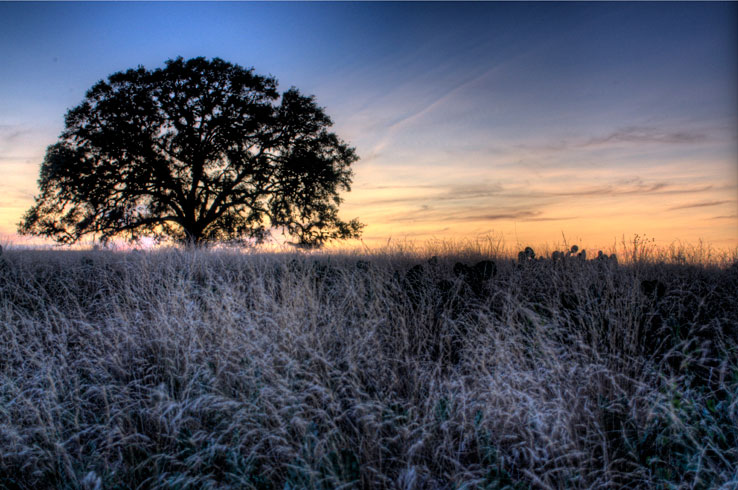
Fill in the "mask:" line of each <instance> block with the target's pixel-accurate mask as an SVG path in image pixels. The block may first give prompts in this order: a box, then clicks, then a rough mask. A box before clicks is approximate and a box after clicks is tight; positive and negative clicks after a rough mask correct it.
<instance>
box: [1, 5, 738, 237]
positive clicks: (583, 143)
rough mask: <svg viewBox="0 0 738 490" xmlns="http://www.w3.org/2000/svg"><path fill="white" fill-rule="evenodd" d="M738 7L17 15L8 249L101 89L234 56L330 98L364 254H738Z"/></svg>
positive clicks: (12, 27)
mask: <svg viewBox="0 0 738 490" xmlns="http://www.w3.org/2000/svg"><path fill="white" fill-rule="evenodd" d="M736 46H738V4H736V3H681V2H679V3H669V2H657V3H584V2H574V3H564V4H559V3H486V2H485V3H440V2H439V3H0V67H2V68H0V69H1V70H2V77H0V169H1V170H2V172H3V175H4V178H3V179H2V181H1V182H0V236H5V237H9V239H12V238H13V236H12V234H13V232H14V224H15V223H16V222H17V221H18V220H19V219H20V217H21V215H22V213H23V211H24V210H25V209H27V208H28V207H29V206H30V204H31V202H32V197H33V195H34V194H35V193H36V187H35V181H36V178H37V175H38V170H39V166H40V163H41V160H42V158H43V153H44V151H45V148H46V146H47V145H49V144H51V143H53V142H54V141H55V139H56V137H57V136H58V134H59V132H60V131H61V129H62V126H63V116H64V113H65V112H66V111H67V110H68V109H69V108H71V107H73V106H75V105H77V104H78V103H79V102H80V101H81V100H82V98H83V96H84V93H85V91H86V90H87V89H88V88H89V87H90V86H91V85H92V84H93V83H94V82H96V81H97V80H99V79H102V78H105V77H107V76H108V75H110V74H111V73H113V72H115V71H120V70H125V69H127V68H130V67H133V66H137V65H139V64H141V65H144V66H146V67H148V68H154V67H158V66H162V65H163V62H164V61H165V60H166V59H169V58H173V57H176V56H183V57H185V58H188V57H193V56H206V57H214V56H218V57H221V58H223V59H226V60H228V61H231V62H234V63H238V64H241V65H243V66H246V67H252V66H253V67H254V68H255V70H256V72H257V73H261V74H271V75H274V76H275V77H276V78H277V79H278V80H279V81H280V87H281V88H282V89H287V88H289V87H290V86H292V85H294V86H297V87H298V88H299V89H300V90H301V91H303V92H305V93H309V94H314V95H316V97H317V100H318V102H319V103H320V104H321V105H322V106H324V107H325V108H326V110H327V112H328V113H329V114H330V115H331V117H332V118H333V120H334V122H335V126H334V129H335V131H336V132H337V133H338V134H339V135H340V136H341V137H342V138H344V139H345V140H347V141H349V142H350V143H351V144H352V145H354V146H356V148H357V152H358V154H359V155H360V156H361V157H362V158H361V160H360V161H359V162H358V163H357V164H356V166H355V180H354V187H353V191H352V192H351V193H349V194H347V195H346V196H345V198H346V201H345V203H344V205H343V207H342V214H343V215H344V216H345V217H346V218H352V217H355V216H358V217H359V218H360V219H361V220H362V221H364V222H365V223H367V225H368V226H367V228H366V230H365V237H366V241H367V242H368V243H373V242H377V243H379V242H383V241H386V240H387V239H388V238H389V237H393V238H394V239H403V238H406V237H407V238H411V239H416V240H425V239H431V238H441V239H446V238H455V239H458V238H474V237H477V236H479V235H484V234H487V233H494V234H501V235H502V236H503V237H504V238H505V239H506V240H507V241H509V242H516V241H518V242H525V243H534V244H536V243H553V242H556V241H558V240H560V239H561V236H562V233H563V234H564V235H565V236H567V238H571V239H574V240H578V241H580V242H581V243H584V244H592V245H596V246H604V245H607V244H612V243H613V241H614V240H615V239H619V238H620V237H621V236H622V235H626V236H631V235H633V234H635V233H639V234H641V235H643V234H646V235H648V236H652V237H654V238H656V239H657V240H658V241H659V242H660V243H662V244H669V243H671V242H673V241H675V240H682V241H692V242H693V241H696V240H697V239H699V238H703V239H705V240H707V241H709V242H711V243H713V244H715V245H717V246H731V247H734V246H736V245H738V216H737V214H738V199H737V197H738V142H737V141H736V135H738V89H737V88H736V87H738V48H737V47H736Z"/></svg>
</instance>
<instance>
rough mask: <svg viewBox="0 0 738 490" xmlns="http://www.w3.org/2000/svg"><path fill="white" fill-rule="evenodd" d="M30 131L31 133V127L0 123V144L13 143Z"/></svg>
mask: <svg viewBox="0 0 738 490" xmlns="http://www.w3.org/2000/svg"><path fill="white" fill-rule="evenodd" d="M29 133H31V130H30V129H27V128H24V127H23V126H20V125H18V124H0V144H7V143H12V142H14V141H16V140H18V139H19V138H20V137H21V136H23V135H25V134H29Z"/></svg>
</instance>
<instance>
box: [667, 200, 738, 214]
mask: <svg viewBox="0 0 738 490" xmlns="http://www.w3.org/2000/svg"><path fill="white" fill-rule="evenodd" d="M732 202H735V201H730V200H726V201H702V202H693V203H689V204H681V205H679V206H674V207H671V208H669V209H668V210H669V211H674V210H677V209H690V208H706V207H710V206H720V205H721V204H728V203H732Z"/></svg>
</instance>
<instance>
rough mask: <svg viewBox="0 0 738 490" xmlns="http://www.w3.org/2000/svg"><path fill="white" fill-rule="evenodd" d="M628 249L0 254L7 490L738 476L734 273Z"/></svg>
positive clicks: (0, 392) (730, 479)
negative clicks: (481, 271)
mask: <svg viewBox="0 0 738 490" xmlns="http://www.w3.org/2000/svg"><path fill="white" fill-rule="evenodd" d="M638 245H639V244H636V253H634V254H633V255H632V260H623V259H625V257H622V258H621V261H620V265H616V264H613V263H611V262H609V261H602V260H599V261H598V260H587V261H582V260H576V259H567V260H563V261H558V262H555V263H554V262H553V261H550V260H544V261H536V260H533V261H525V262H523V263H518V262H517V261H515V260H513V259H511V258H507V256H506V255H505V254H504V253H503V251H502V249H501V248H500V247H499V246H498V245H495V244H489V245H486V246H484V247H481V248H476V249H474V248H467V249H466V250H459V249H457V248H453V247H447V248H443V247H441V248H440V249H439V250H437V252H440V253H439V256H438V258H437V259H435V260H432V261H430V262H428V261H427V259H428V258H429V255H430V253H431V251H429V250H417V249H408V248H406V249H403V250H393V251H388V252H375V253H367V254H364V255H358V254H348V253H344V254H341V253H331V254H318V255H300V254H266V253H261V254H258V253H257V254H241V253H236V252H233V251H227V250H222V251H203V250H176V249H172V250H159V251H151V252H110V251H66V252H64V251H30V250H13V249H10V250H6V251H5V252H4V253H3V255H2V256H1V257H0V488H85V489H93V488H225V487H236V488H265V489H266V488H275V489H276V488H279V489H285V488H407V489H410V488H418V489H421V488H428V489H431V488H718V487H722V488H736V487H738V470H737V469H736V468H738V465H737V464H736V463H738V348H737V345H738V298H737V296H738V295H737V294H736V292H737V291H738V266H736V265H733V266H732V267H731V266H730V257H727V256H723V257H722V259H720V260H717V261H715V260H714V257H712V258H713V260H712V262H710V261H706V260H705V258H706V257H705V252H704V251H703V252H700V253H701V254H702V255H700V254H698V253H695V254H693V255H691V256H690V255H687V254H682V256H683V259H682V258H678V259H674V257H671V259H670V258H669V257H670V256H669V252H668V251H667V252H666V255H658V254H656V253H654V252H653V251H650V252H648V251H646V252H644V253H640V252H638V250H637V247H638ZM649 253H650V255H649ZM491 255H492V257H490V256H491ZM672 256H676V257H681V256H679V254H678V251H677V252H674V253H673V254H672ZM489 258H492V259H493V260H495V261H496V265H497V274H496V275H495V276H494V277H492V278H491V279H490V278H485V280H484V281H483V283H479V284H472V283H470V282H469V277H467V276H464V275H463V274H460V275H457V274H454V272H453V271H454V264H455V263H456V262H457V261H461V262H463V263H465V264H467V265H473V264H474V263H475V262H476V261H478V260H481V259H489ZM664 259H666V260H664ZM418 264H423V265H422V267H420V268H417V267H416V268H415V269H414V270H415V272H414V273H408V271H410V270H411V269H412V268H413V267H414V266H416V265H418Z"/></svg>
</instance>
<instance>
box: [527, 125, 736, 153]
mask: <svg viewBox="0 0 738 490" xmlns="http://www.w3.org/2000/svg"><path fill="white" fill-rule="evenodd" d="M716 131H717V132H723V131H718V130H717V129H714V128H713V129H694V128H663V127H658V126H626V127H621V128H616V129H614V130H612V131H611V132H609V133H606V134H601V135H594V136H590V137H588V138H580V139H561V140H558V141H552V142H548V143H540V144H520V145H517V148H520V149H523V150H533V151H545V152H558V151H567V150H586V149H595V148H602V147H608V146H628V145H644V144H646V145H648V144H654V145H685V144H693V143H701V142H704V141H709V140H710V139H711V136H710V134H712V133H715V132H716ZM714 136H715V135H714V134H713V135H712V137H714Z"/></svg>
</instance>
